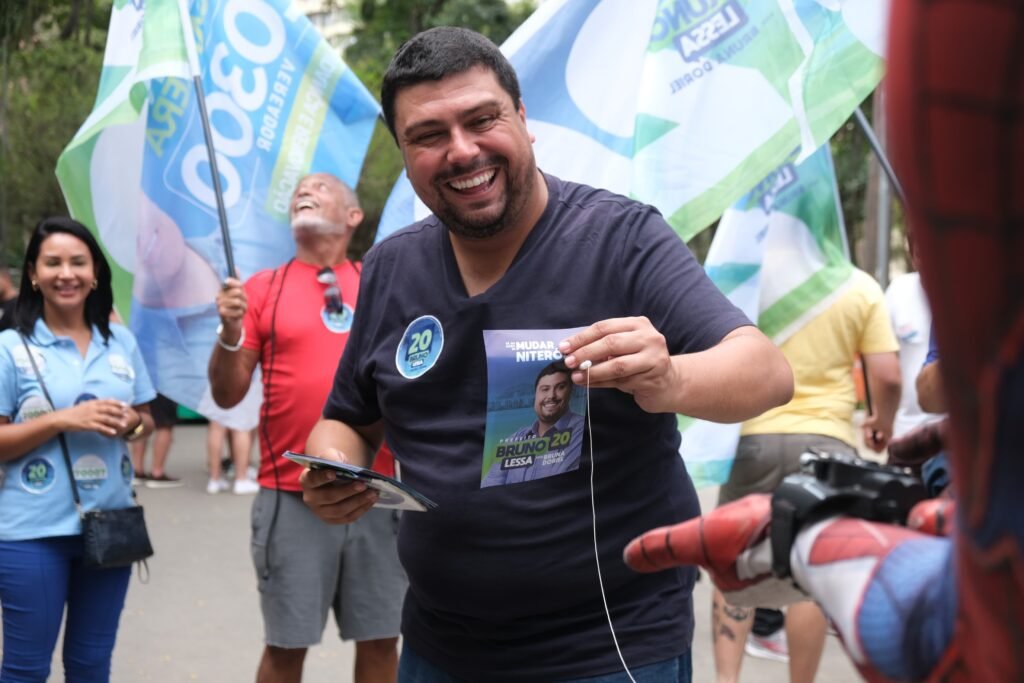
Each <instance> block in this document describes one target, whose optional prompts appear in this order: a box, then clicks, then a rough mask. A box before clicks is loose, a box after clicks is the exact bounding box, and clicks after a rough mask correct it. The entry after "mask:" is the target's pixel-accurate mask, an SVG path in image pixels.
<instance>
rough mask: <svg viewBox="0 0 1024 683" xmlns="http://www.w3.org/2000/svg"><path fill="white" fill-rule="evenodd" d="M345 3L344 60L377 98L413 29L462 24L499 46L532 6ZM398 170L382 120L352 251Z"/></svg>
mask: <svg viewBox="0 0 1024 683" xmlns="http://www.w3.org/2000/svg"><path fill="white" fill-rule="evenodd" d="M345 7H346V8H347V9H348V11H349V12H350V14H351V16H352V17H353V18H354V19H355V30H354V31H353V34H352V38H353V40H352V42H351V43H350V44H349V45H348V47H347V48H346V49H345V52H344V58H345V62H346V63H347V64H348V65H349V66H350V67H352V70H353V71H355V73H356V75H358V76H359V78H360V79H361V80H362V81H363V83H364V84H365V85H366V87H367V88H369V90H370V92H372V93H374V94H375V95H378V96H379V93H380V84H381V80H382V79H383V77H384V71H385V70H386V69H387V66H388V63H389V62H390V61H391V56H392V55H393V54H394V53H395V51H396V50H397V49H398V47H399V46H400V45H401V44H402V43H404V42H405V41H406V40H408V39H409V38H411V37H412V36H413V35H415V34H416V33H419V32H420V31H423V30H424V29H428V28H432V27H434V26H465V27H466V28H471V29H473V30H475V31H479V32H480V33H482V34H484V35H485V36H487V37H488V38H490V39H491V40H493V41H494V42H495V43H497V44H499V45H500V44H501V43H503V42H504V41H505V39H506V38H508V36H509V35H511V33H512V32H513V31H514V30H515V29H516V28H518V26H519V24H521V23H522V22H523V21H524V20H525V19H526V17H528V16H529V15H530V14H531V13H532V12H533V10H534V7H535V5H534V3H533V2H529V1H527V2H518V3H512V4H510V3H507V2H505V0H348V1H347V2H345ZM401 172H402V157H401V155H400V154H399V153H398V149H397V148H396V146H395V142H394V140H392V138H391V134H390V133H388V131H387V128H386V127H385V126H384V125H383V123H378V124H377V128H376V130H375V131H374V136H373V141H372V142H371V143H370V149H369V152H368V153H367V155H366V163H365V164H364V166H363V173H362V175H361V177H360V179H359V198H360V201H361V202H362V205H363V211H364V212H365V213H366V218H365V220H364V221H363V229H362V230H360V231H359V233H357V234H356V236H355V238H354V239H353V241H352V251H353V252H355V253H356V254H361V253H362V252H364V251H365V250H366V249H367V248H369V246H370V245H371V244H372V243H373V238H374V236H375V235H376V233H377V224H378V223H379V222H380V215H381V212H382V211H383V209H384V203H385V202H386V201H387V197H388V194H389V193H390V192H391V187H392V186H393V185H394V183H395V180H396V179H397V178H398V176H399V174H400V173H401Z"/></svg>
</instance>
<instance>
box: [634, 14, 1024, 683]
mask: <svg viewBox="0 0 1024 683" xmlns="http://www.w3.org/2000/svg"><path fill="white" fill-rule="evenodd" d="M892 8H893V13H892V22H891V25H890V49H889V73H888V77H887V86H886V87H887V95H888V98H889V99H888V113H889V125H890V130H891V134H890V139H891V140H892V145H891V149H892V152H893V159H894V162H895V165H896V169H897V171H898V172H899V174H900V178H901V180H902V182H903V184H904V187H905V190H906V194H907V198H908V210H909V215H910V221H911V227H912V229H913V231H914V236H915V240H916V246H917V250H918V254H919V257H920V259H919V260H920V265H921V275H922V280H923V282H924V286H925V289H926V291H927V292H928V295H929V299H930V300H931V304H932V310H933V312H934V325H935V334H936V335H937V338H938V342H939V348H940V350H941V354H942V358H941V361H940V362H941V370H942V377H943V383H944V388H945V394H946V399H947V403H948V405H949V412H950V419H951V431H950V440H951V449H950V450H951V455H952V469H953V487H954V491H955V497H956V499H957V506H956V520H955V524H954V526H955V529H954V530H953V531H952V537H951V538H948V539H947V538H936V537H934V536H928V535H924V534H921V533H918V532H915V531H910V530H908V529H904V528H901V527H894V526H887V525H882V524H874V523H870V522H865V521H863V520H859V519H851V518H833V519H830V520H827V521H824V522H819V523H817V524H814V525H813V526H811V527H809V528H807V529H803V530H802V531H801V532H800V533H799V534H798V536H797V539H796V542H795V543H794V545H793V549H792V551H791V553H790V562H791V566H792V571H793V579H795V581H796V584H797V585H798V586H799V587H800V588H801V589H802V590H804V591H806V592H807V593H809V594H810V595H811V596H813V597H814V598H815V599H816V600H817V601H818V602H819V603H820V604H821V606H822V608H823V609H824V610H825V612H826V613H827V614H828V615H829V617H830V618H831V619H832V620H833V622H834V623H835V625H836V628H837V630H838V631H839V632H840V635H841V636H842V638H843V642H844V646H845V647H846V649H847V651H848V652H849V654H850V656H851V657H852V659H853V660H854V662H855V664H856V665H857V667H858V669H859V671H860V672H861V674H862V675H863V676H864V677H865V678H866V679H868V680H869V681H879V682H881V681H903V680H927V681H949V682H951V683H960V682H962V681H963V682H965V681H971V682H972V683H977V682H982V683H987V682H989V681H992V682H996V681H998V682H1002V681H1024V361H1022V353H1024V2H1022V1H1021V0H893V3H892ZM942 504H943V503H939V504H936V503H932V504H931V505H932V506H933V507H937V506H941V505H942ZM769 508H770V503H769V499H768V497H767V496H750V497H748V498H745V499H743V500H740V501H737V502H736V503H733V504H732V505H729V506H725V507H722V508H719V509H718V510H715V511H714V512H712V513H710V514H709V515H707V516H705V517H703V518H700V519H697V520H691V521H690V522H687V523H685V524H681V525H678V526H676V527H669V528H665V529H656V530H654V531H651V532H648V533H647V534H645V535H644V536H642V537H640V538H638V539H636V540H635V541H633V542H632V543H631V544H630V545H629V547H628V548H627V549H626V561H627V562H628V563H629V564H630V566H632V567H634V568H636V569H639V570H642V571H643V570H646V571H651V570H654V569H656V568H658V567H665V566H672V565H676V564H700V565H702V566H704V567H705V568H706V569H707V570H708V571H709V572H710V574H711V576H712V579H713V580H714V581H715V583H716V584H717V585H718V586H719V587H720V588H722V590H723V591H724V592H725V593H726V597H727V598H728V599H729V601H730V602H733V603H735V604H744V602H746V603H747V604H750V603H752V602H761V603H765V602H773V601H774V602H781V601H784V600H785V599H787V598H786V596H785V595H784V593H785V589H786V588H788V587H791V585H792V584H791V582H790V581H789V580H786V581H781V580H778V579H775V578H774V577H773V576H772V575H771V573H770V566H771V556H770V549H769V548H768V544H767V543H766V542H765V539H766V538H767V534H768V533H770V525H769ZM947 512H948V509H947ZM922 518H928V519H931V517H930V516H929V515H924V514H922V511H921V510H915V511H914V513H912V515H911V519H912V521H916V522H917V523H918V524H920V523H921V522H920V520H921V519H922Z"/></svg>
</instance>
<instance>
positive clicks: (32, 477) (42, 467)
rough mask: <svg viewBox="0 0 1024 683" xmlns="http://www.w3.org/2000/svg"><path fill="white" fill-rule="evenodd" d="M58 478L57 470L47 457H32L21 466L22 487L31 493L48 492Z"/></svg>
mask: <svg viewBox="0 0 1024 683" xmlns="http://www.w3.org/2000/svg"><path fill="white" fill-rule="evenodd" d="M56 479H57V470H56V468H54V466H53V463H52V462H50V461H49V460H47V459H46V458H32V459H31V460H29V461H28V462H26V463H25V464H24V465H22V466H21V487H22V488H23V489H25V490H26V491H28V492H29V493H46V492H47V491H49V490H50V489H51V488H53V483H54V481H56Z"/></svg>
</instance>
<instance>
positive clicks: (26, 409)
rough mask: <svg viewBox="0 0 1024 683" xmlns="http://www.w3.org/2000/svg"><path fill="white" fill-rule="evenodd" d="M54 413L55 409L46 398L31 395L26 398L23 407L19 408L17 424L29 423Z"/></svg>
mask: <svg viewBox="0 0 1024 683" xmlns="http://www.w3.org/2000/svg"><path fill="white" fill-rule="evenodd" d="M52 412H53V408H52V407H50V402H49V401H47V400H46V397H45V396H40V395H39V394H31V395H29V396H26V397H25V400H24V401H22V402H21V405H20V406H18V414H17V416H16V417H15V422H28V421H29V420H34V419H36V418H37V417H41V416H43V415H46V414H48V413H52Z"/></svg>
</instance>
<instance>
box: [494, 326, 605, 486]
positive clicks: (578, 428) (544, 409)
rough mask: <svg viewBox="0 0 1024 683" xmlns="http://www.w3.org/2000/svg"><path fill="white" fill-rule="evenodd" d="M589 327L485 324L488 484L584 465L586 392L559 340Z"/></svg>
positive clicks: (501, 484)
mask: <svg viewBox="0 0 1024 683" xmlns="http://www.w3.org/2000/svg"><path fill="white" fill-rule="evenodd" d="M581 329H583V328H567V329H553V330H484V347H485V350H486V353H487V421H486V432H485V435H484V452H483V462H482V468H481V475H480V477H481V482H480V486H481V488H486V487H490V486H504V485H506V484H517V483H520V482H525V481H534V480H536V479H542V478H544V477H552V476H555V475H558V474H562V473H564V472H572V471H574V470H577V469H579V466H580V458H581V456H582V453H583V432H584V425H585V424H586V401H587V399H586V393H585V390H584V389H583V388H582V387H577V386H576V385H574V384H573V383H572V379H571V371H570V370H569V369H568V368H566V367H565V364H564V363H563V362H562V354H561V353H560V352H559V351H558V343H559V342H560V341H562V340H563V339H565V338H566V337H568V336H570V335H572V334H574V333H576V332H579V331H580V330H581Z"/></svg>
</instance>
